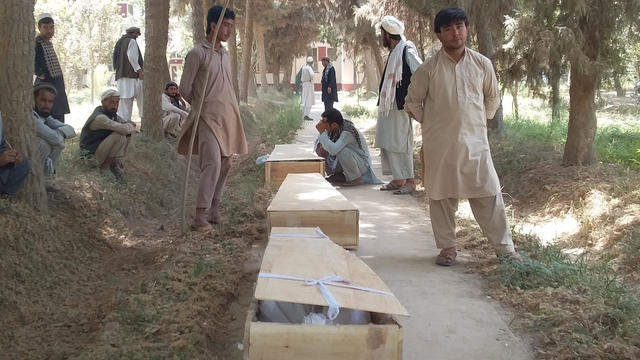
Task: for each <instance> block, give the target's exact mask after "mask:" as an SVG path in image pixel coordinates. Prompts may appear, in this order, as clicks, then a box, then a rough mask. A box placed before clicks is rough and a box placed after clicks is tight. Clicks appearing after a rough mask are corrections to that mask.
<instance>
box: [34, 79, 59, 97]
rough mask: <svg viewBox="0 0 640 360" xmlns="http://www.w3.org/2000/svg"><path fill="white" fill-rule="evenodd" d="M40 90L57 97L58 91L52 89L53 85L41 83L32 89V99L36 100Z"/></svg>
mask: <svg viewBox="0 0 640 360" xmlns="http://www.w3.org/2000/svg"><path fill="white" fill-rule="evenodd" d="M41 90H46V91H48V92H50V93H52V94H53V96H57V95H58V90H57V89H56V88H55V87H53V85H49V84H47V83H42V84H38V85H36V86H34V87H33V98H34V99H35V98H37V97H38V95H39V94H40V91H41Z"/></svg>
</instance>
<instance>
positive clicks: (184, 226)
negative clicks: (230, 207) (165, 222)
mask: <svg viewBox="0 0 640 360" xmlns="http://www.w3.org/2000/svg"><path fill="white" fill-rule="evenodd" d="M228 4H229V0H225V2H224V6H223V7H222V12H221V13H220V16H219V17H218V22H217V23H216V29H215V31H214V32H213V44H212V46H211V53H212V55H213V53H214V52H215V51H216V41H217V40H218V31H219V30H220V25H222V20H223V19H224V13H225V12H226V11H227V5H228ZM207 25H208V24H207ZM209 61H211V59H210V60H209ZM210 69H211V66H209V64H207V72H206V73H205V76H204V78H205V81H204V82H203V86H202V91H200V97H198V98H197V99H196V100H197V101H196V103H195V105H196V106H194V109H195V110H196V111H192V112H191V113H190V114H189V115H192V114H195V117H196V118H195V120H193V126H192V128H191V139H190V140H189V152H188V154H189V155H188V156H187V172H186V173H185V174H184V192H183V193H182V222H181V227H182V235H185V234H186V233H187V187H188V185H189V171H190V170H191V155H192V152H193V143H194V142H195V139H196V132H197V131H198V122H199V120H200V113H201V112H202V103H203V102H204V93H205V91H206V90H207V82H208V80H209V73H210V71H211V70H210Z"/></svg>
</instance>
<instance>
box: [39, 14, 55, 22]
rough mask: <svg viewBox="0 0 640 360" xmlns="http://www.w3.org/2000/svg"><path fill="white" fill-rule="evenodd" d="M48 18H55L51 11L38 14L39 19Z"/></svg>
mask: <svg viewBox="0 0 640 360" xmlns="http://www.w3.org/2000/svg"><path fill="white" fill-rule="evenodd" d="M46 18H51V19H53V17H52V16H51V14H49V13H42V14H40V15H38V21H40V20H42V19H46Z"/></svg>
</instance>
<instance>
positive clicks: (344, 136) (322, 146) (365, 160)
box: [315, 109, 382, 186]
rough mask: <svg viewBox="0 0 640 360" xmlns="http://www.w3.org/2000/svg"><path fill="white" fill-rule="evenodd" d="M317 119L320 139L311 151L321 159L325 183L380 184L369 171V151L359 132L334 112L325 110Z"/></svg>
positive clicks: (346, 184)
mask: <svg viewBox="0 0 640 360" xmlns="http://www.w3.org/2000/svg"><path fill="white" fill-rule="evenodd" d="M321 116H322V120H321V121H319V122H318V124H316V129H318V132H319V133H320V136H318V139H317V141H316V146H315V150H316V154H318V156H321V157H323V158H325V165H326V166H325V168H326V171H327V174H329V177H328V178H327V181H329V182H330V183H332V184H335V185H342V186H353V185H359V184H362V183H367V184H381V183H382V181H380V179H378V178H377V177H376V176H375V174H374V173H373V170H372V169H371V157H370V156H369V147H368V146H367V140H366V139H365V137H364V135H363V134H362V132H360V130H358V129H357V128H356V127H355V125H354V124H353V123H352V122H351V121H349V120H346V119H344V118H342V114H341V113H340V111H339V110H337V109H331V110H327V111H325V112H324V113H322V115H321Z"/></svg>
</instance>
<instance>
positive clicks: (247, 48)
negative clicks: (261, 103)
mask: <svg viewBox="0 0 640 360" xmlns="http://www.w3.org/2000/svg"><path fill="white" fill-rule="evenodd" d="M252 53H253V1H251V0H247V2H246V5H245V24H244V38H243V39H242V72H241V74H242V81H240V100H241V101H244V102H245V103H246V102H247V101H248V93H249V75H251V55H252Z"/></svg>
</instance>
